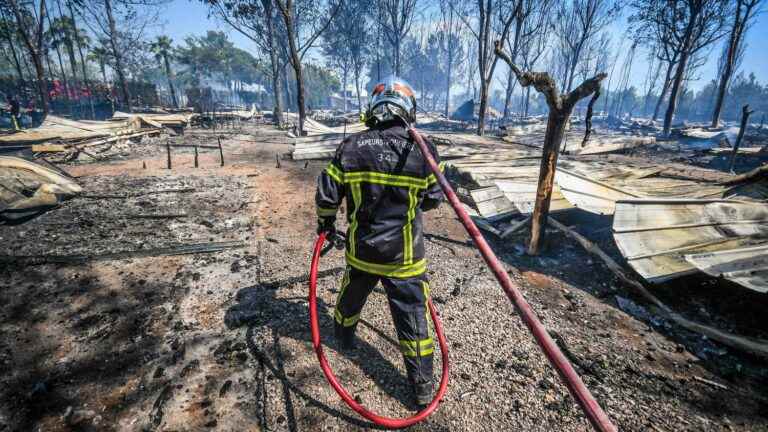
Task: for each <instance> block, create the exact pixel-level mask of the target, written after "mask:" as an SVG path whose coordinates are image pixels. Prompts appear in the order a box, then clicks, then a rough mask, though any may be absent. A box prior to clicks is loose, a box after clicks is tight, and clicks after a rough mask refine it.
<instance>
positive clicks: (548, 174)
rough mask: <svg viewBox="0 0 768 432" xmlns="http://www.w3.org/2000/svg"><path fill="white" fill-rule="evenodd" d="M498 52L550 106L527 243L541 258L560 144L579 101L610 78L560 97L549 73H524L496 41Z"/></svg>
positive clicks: (598, 77)
mask: <svg viewBox="0 0 768 432" xmlns="http://www.w3.org/2000/svg"><path fill="white" fill-rule="evenodd" d="M495 52H496V55H497V56H498V57H499V58H501V59H502V60H504V61H505V62H506V63H507V64H508V65H509V67H510V69H512V71H513V72H514V74H515V76H517V80H518V81H519V82H520V85H521V86H522V87H528V86H533V87H534V88H535V89H536V90H537V91H538V92H539V93H541V94H543V95H544V97H545V99H546V101H547V106H549V115H548V117H547V131H546V133H545V135H544V148H543V150H542V156H541V166H540V171H539V185H538V188H537V190H536V204H535V206H534V210H533V216H532V217H531V236H530V240H529V242H528V254H529V255H538V253H539V251H540V248H541V242H542V239H543V237H544V230H545V228H546V224H547V218H548V216H549V204H550V201H551V200H552V188H553V187H554V183H555V171H556V169H557V158H558V156H559V154H560V144H561V143H562V142H563V137H564V136H565V128H566V126H567V124H568V119H569V118H570V116H571V113H572V112H573V108H574V107H575V106H576V103H577V102H578V101H580V100H581V99H583V98H585V97H588V96H590V95H592V94H593V93H595V92H597V93H599V91H600V90H599V89H600V82H601V81H602V80H604V79H605V77H606V76H607V75H606V74H604V73H600V74H598V75H596V76H595V77H593V78H590V79H588V80H586V81H584V82H583V83H581V84H580V85H579V86H578V87H576V88H575V89H574V90H572V91H571V92H569V93H566V94H563V95H561V94H559V92H558V90H557V84H556V83H555V80H554V79H552V77H550V76H549V74H547V73H546V72H523V71H521V70H520V68H518V67H517V66H516V65H515V64H514V63H513V62H512V60H511V59H510V58H509V56H508V55H507V54H506V53H504V51H503V50H502V49H501V43H500V42H499V41H496V48H495ZM593 99H595V98H593ZM592 102H594V100H593V101H592Z"/></svg>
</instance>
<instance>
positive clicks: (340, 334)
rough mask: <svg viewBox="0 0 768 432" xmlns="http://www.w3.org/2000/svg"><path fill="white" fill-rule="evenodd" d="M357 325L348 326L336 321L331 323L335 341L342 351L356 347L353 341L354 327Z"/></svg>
mask: <svg viewBox="0 0 768 432" xmlns="http://www.w3.org/2000/svg"><path fill="white" fill-rule="evenodd" d="M356 328H357V325H353V326H350V327H344V326H342V325H340V324H339V323H337V322H334V325H333V334H334V336H335V337H336V341H337V342H338V344H339V346H340V347H341V349H342V350H344V351H352V350H354V349H355V348H357V344H356V343H355V329H356Z"/></svg>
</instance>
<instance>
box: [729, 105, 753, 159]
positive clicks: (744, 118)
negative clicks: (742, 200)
mask: <svg viewBox="0 0 768 432" xmlns="http://www.w3.org/2000/svg"><path fill="white" fill-rule="evenodd" d="M753 112H754V111H750V110H749V105H744V106H743V107H742V108H741V127H740V128H739V135H738V136H737V137H736V143H734V144H733V152H732V153H731V162H730V163H729V164H728V170H729V171H730V172H731V173H733V167H734V166H735V165H736V154H737V153H738V152H739V146H740V145H741V140H742V139H743V138H744V132H746V131H747V126H748V124H749V116H750V115H752V113H753Z"/></svg>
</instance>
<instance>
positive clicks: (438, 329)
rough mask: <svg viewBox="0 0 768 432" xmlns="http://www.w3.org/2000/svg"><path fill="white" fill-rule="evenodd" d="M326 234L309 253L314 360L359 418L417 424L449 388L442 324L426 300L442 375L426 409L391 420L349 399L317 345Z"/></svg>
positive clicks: (384, 423) (383, 423) (395, 424)
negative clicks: (319, 275)
mask: <svg viewBox="0 0 768 432" xmlns="http://www.w3.org/2000/svg"><path fill="white" fill-rule="evenodd" d="M325 239H326V233H321V234H320V235H319V236H318V237H317V241H315V248H314V253H313V254H312V267H311V269H310V272H309V325H310V327H311V329H312V346H313V347H314V349H315V354H317V360H318V361H319V362H320V367H321V368H322V369H323V373H324V374H325V377H326V378H327V379H328V382H329V383H330V384H331V387H333V389H334V390H335V391H336V393H338V394H339V396H341V398H342V399H343V400H344V402H346V403H347V405H349V407H350V408H352V409H353V410H355V412H357V413H358V414H360V415H361V416H363V417H365V418H367V419H368V420H370V421H372V422H374V423H376V424H377V425H379V426H383V427H386V428H390V429H401V428H404V427H408V426H411V425H413V424H416V423H418V422H420V421H422V420H424V419H425V418H427V417H428V416H429V415H430V414H432V412H433V411H434V410H435V409H436V408H437V405H438V404H439V403H440V399H442V398H443V396H444V395H445V391H446V390H447V389H448V375H449V373H450V366H449V364H448V342H447V341H446V339H445V335H444V334H443V325H442V323H441V322H440V317H439V316H438V315H437V311H436V310H435V306H434V305H433V304H432V300H428V303H427V305H428V306H429V313H430V315H431V316H432V322H433V323H434V325H435V334H437V339H438V341H439V343H440V353H441V356H442V359H443V375H442V377H441V378H440V386H439V387H438V389H437V392H436V393H435V397H434V398H433V399H432V402H430V404H429V405H427V407H426V408H424V409H423V410H421V411H419V412H418V413H417V414H416V415H414V416H411V417H407V418H402V419H398V418H390V417H382V416H379V415H377V414H375V413H373V412H371V411H368V410H367V409H365V407H363V406H362V405H361V404H359V403H357V401H356V400H355V399H354V398H353V397H352V396H350V394H349V393H348V392H347V391H346V390H345V389H344V387H342V386H341V384H340V383H339V381H338V379H336V376H335V375H334V374H333V371H332V370H331V367H330V366H329V365H328V360H327V359H326V358H325V354H324V353H323V346H322V344H321V343H320V325H319V324H318V319H317V268H318V264H319V262H320V255H321V252H322V250H323V244H325Z"/></svg>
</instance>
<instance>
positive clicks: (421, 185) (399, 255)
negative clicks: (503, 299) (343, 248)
mask: <svg viewBox="0 0 768 432" xmlns="http://www.w3.org/2000/svg"><path fill="white" fill-rule="evenodd" d="M427 145H428V146H429V148H430V150H431V151H432V154H433V155H434V156H435V159H436V160H437V161H438V162H439V156H438V154H437V150H436V148H435V146H434V145H433V144H432V143H431V142H430V141H429V140H427ZM440 167H441V169H442V164H440ZM344 197H346V199H347V221H348V222H349V229H348V230H347V253H346V256H347V263H348V264H349V265H351V266H352V267H355V268H357V269H359V270H362V271H365V272H368V273H373V274H377V275H382V276H388V277H396V278H406V277H412V276H417V275H420V274H422V273H424V271H425V270H426V261H425V259H424V236H423V225H422V221H421V213H422V211H426V210H431V209H433V208H435V207H437V206H438V205H439V204H440V201H442V199H443V192H442V190H441V189H440V186H439V185H438V184H437V181H436V179H435V176H434V174H432V173H431V171H430V169H429V166H428V165H427V163H426V161H425V159H424V157H423V156H422V154H421V151H420V150H419V148H418V145H416V144H415V143H414V142H413V141H412V140H411V139H410V137H409V136H408V131H407V129H406V128H405V127H403V126H402V125H401V124H400V123H399V122H389V123H385V124H382V125H377V126H375V127H374V128H372V129H369V130H366V131H363V132H361V133H359V134H355V135H350V136H349V137H347V138H346V139H345V140H344V141H343V142H342V143H341V144H340V145H339V148H338V149H337V150H336V155H335V156H334V158H333V160H332V161H331V163H330V164H328V167H327V168H326V169H325V170H324V171H323V172H322V173H321V174H320V176H319V177H318V179H317V194H316V195H315V203H316V204H317V215H318V217H320V218H325V217H335V215H336V211H337V210H338V208H339V206H340V205H341V201H342V200H343V199H344Z"/></svg>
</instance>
